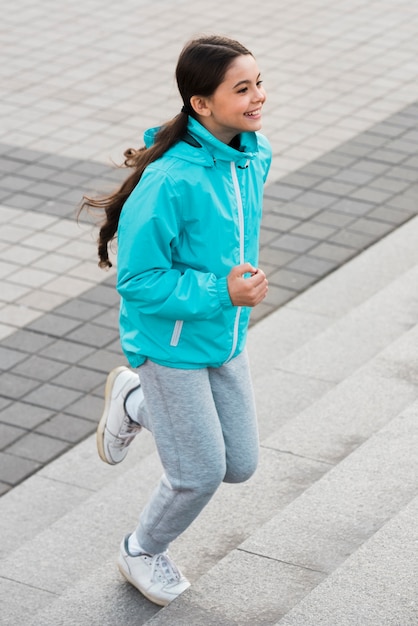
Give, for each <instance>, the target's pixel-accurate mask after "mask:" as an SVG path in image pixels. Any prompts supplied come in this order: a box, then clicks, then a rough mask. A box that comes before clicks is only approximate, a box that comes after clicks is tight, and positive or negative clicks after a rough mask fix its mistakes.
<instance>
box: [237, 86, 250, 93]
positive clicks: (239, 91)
mask: <svg viewBox="0 0 418 626" xmlns="http://www.w3.org/2000/svg"><path fill="white" fill-rule="evenodd" d="M246 91H248V87H243V88H242V89H239V90H238V93H245V92H246Z"/></svg>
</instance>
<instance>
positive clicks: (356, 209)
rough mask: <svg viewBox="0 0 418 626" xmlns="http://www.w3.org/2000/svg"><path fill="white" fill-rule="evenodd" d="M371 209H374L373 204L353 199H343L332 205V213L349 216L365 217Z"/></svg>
mask: <svg viewBox="0 0 418 626" xmlns="http://www.w3.org/2000/svg"><path fill="white" fill-rule="evenodd" d="M372 209H374V204H371V203H370V202H362V201H360V200H355V199H353V198H344V199H342V200H338V202H336V203H335V204H333V205H332V210H333V211H337V212H341V213H348V214H349V215H366V214H367V213H369V211H371V210H372Z"/></svg>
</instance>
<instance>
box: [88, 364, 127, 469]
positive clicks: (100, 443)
mask: <svg viewBox="0 0 418 626" xmlns="http://www.w3.org/2000/svg"><path fill="white" fill-rule="evenodd" d="M127 369H128V368H127V367H125V366H124V365H120V366H119V367H116V368H115V369H114V370H112V371H111V372H110V373H109V375H108V377H107V379H106V387H105V405H104V409H103V414H102V416H101V418H100V421H99V424H98V426H97V430H96V443H97V452H98V453H99V457H100V458H101V459H102V461H104V462H105V463H107V464H108V465H117V463H114V462H112V461H110V460H109V459H108V458H107V457H106V454H105V449H104V432H105V429H106V423H107V418H108V415H109V408H110V401H111V396H112V388H113V384H114V382H115V380H116V378H117V377H118V376H119V374H121V373H122V372H125V371H126V370H127Z"/></svg>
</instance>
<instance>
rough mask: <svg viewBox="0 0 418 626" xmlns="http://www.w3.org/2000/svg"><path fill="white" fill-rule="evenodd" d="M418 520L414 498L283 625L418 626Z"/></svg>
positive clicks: (282, 625) (295, 609)
mask: <svg viewBox="0 0 418 626" xmlns="http://www.w3.org/2000/svg"><path fill="white" fill-rule="evenodd" d="M417 517H418V498H414V499H413V500H412V501H411V502H410V504H408V505H407V506H406V507H405V508H404V509H403V510H402V511H401V512H400V513H399V514H398V515H396V516H395V517H394V518H393V519H391V520H390V521H389V522H387V524H385V525H384V526H383V527H382V528H381V529H380V530H379V531H377V533H376V534H375V535H374V536H373V537H372V538H371V539H369V541H367V542H366V543H365V544H363V546H362V547H361V548H359V549H358V550H357V551H356V552H355V553H354V554H353V555H352V556H351V557H350V558H348V559H347V560H346V561H345V563H344V564H343V565H342V566H341V567H339V568H338V569H337V570H335V571H334V572H333V573H332V574H331V575H330V576H328V578H326V579H325V581H324V582H323V583H321V584H320V585H319V586H318V587H316V588H315V589H314V590H313V591H312V592H311V593H310V594H309V595H308V596H306V597H305V598H304V599H303V600H302V601H301V602H300V603H299V604H298V605H297V606H296V607H294V609H292V610H291V611H290V612H289V613H288V614H287V615H286V616H285V617H284V618H283V619H281V620H280V621H279V622H278V623H277V626H278V625H279V624H280V626H306V625H307V624H321V626H335V624H338V626H365V625H367V626H382V625H383V624H384V625H385V626H416V624H418V604H417V593H416V582H417V580H418V553H417Z"/></svg>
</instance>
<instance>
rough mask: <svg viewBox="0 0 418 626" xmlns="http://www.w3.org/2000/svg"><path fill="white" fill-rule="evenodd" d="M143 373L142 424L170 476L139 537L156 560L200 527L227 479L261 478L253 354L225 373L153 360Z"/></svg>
mask: <svg viewBox="0 0 418 626" xmlns="http://www.w3.org/2000/svg"><path fill="white" fill-rule="evenodd" d="M138 373H139V376H140V378H141V383H142V388H143V392H144V396H145V403H146V412H144V414H143V416H142V417H143V420H142V424H143V425H144V426H145V427H146V428H148V429H149V430H151V432H152V433H153V435H154V438H155V443H156V446H157V449H158V453H159V455H160V458H161V462H162V465H163V468H164V475H163V476H162V479H161V480H160V482H159V484H158V486H157V487H156V489H155V491H154V492H153V494H152V496H151V499H150V501H149V502H148V504H147V506H146V507H145V509H144V510H143V512H142V513H141V516H140V519H139V525H138V527H137V529H136V534H137V538H138V541H139V544H140V545H141V546H142V548H143V549H144V550H146V551H147V552H150V553H151V554H155V553H158V552H163V551H165V550H166V549H167V548H168V545H169V544H170V542H171V541H173V540H174V539H175V538H176V537H178V536H179V535H180V534H181V533H182V532H183V531H184V530H185V529H186V528H187V527H188V526H189V525H190V524H191V523H192V522H193V520H194V519H195V518H196V517H197V516H198V515H199V513H200V511H201V510H202V509H203V507H204V506H205V505H206V504H207V503H208V502H209V500H210V498H211V497H212V495H213V494H214V493H215V491H216V490H217V488H218V487H219V485H220V484H221V483H222V482H223V481H225V482H230V483H239V482H243V481H245V480H247V479H248V478H249V477H250V476H251V475H252V474H253V473H254V471H255V469H256V466H257V462H258V431H257V420H256V412H255V403H254V394H253V389H252V384H251V378H250V371H249V365H248V357H247V354H246V352H243V353H242V354H240V355H239V356H238V357H236V358H235V359H233V360H232V361H230V362H229V363H227V364H225V365H223V366H221V367H219V368H205V369H197V370H196V369H194V370H184V369H175V368H171V367H163V366H161V365H157V364H155V363H153V362H151V361H146V362H145V363H144V364H143V365H141V367H140V368H139V369H138ZM139 418H140V416H139ZM140 421H141V419H140Z"/></svg>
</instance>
